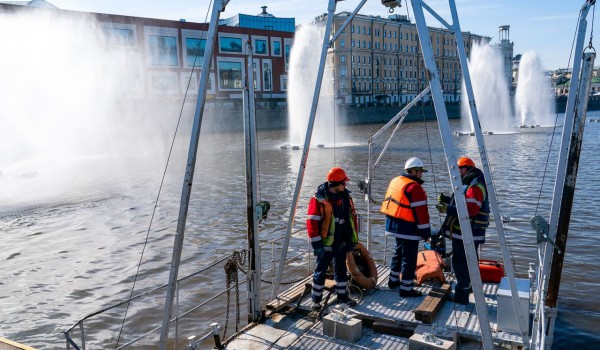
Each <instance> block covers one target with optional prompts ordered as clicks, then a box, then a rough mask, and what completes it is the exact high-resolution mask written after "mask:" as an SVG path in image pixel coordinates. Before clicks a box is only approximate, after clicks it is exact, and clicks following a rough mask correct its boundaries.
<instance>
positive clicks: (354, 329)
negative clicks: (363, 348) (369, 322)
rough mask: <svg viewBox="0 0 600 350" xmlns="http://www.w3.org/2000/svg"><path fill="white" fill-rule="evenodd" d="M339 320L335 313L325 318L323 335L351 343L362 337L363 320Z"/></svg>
mask: <svg viewBox="0 0 600 350" xmlns="http://www.w3.org/2000/svg"><path fill="white" fill-rule="evenodd" d="M339 319H340V317H339V315H337V314H335V313H331V314H329V315H327V316H325V317H323V334H324V335H326V336H328V337H333V338H337V339H341V340H345V341H347V342H351V343H352V342H355V341H357V340H358V339H360V337H362V320H359V319H357V318H349V319H346V320H339Z"/></svg>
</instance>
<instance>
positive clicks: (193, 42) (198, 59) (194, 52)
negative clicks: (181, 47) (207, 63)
mask: <svg viewBox="0 0 600 350" xmlns="http://www.w3.org/2000/svg"><path fill="white" fill-rule="evenodd" d="M205 49H206V40H204V39H197V38H186V39H185V60H186V64H187V65H188V67H202V60H203V59H204V50H205Z"/></svg>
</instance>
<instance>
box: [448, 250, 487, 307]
mask: <svg viewBox="0 0 600 350" xmlns="http://www.w3.org/2000/svg"><path fill="white" fill-rule="evenodd" d="M479 244H481V243H480V242H475V252H476V253H477V260H479ZM452 268H453V269H454V275H455V276H456V286H455V287H454V298H455V300H468V299H469V293H470V292H471V277H470V276H469V267H468V265H467V255H466V253H465V246H464V244H463V241H462V239H456V238H455V239H452ZM477 272H478V273H479V271H477Z"/></svg>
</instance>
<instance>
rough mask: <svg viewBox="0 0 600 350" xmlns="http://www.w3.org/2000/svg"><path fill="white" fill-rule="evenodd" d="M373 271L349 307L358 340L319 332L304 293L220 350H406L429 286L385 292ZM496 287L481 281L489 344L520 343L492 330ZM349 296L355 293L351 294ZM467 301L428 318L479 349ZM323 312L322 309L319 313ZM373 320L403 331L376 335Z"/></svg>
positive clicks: (383, 270)
mask: <svg viewBox="0 0 600 350" xmlns="http://www.w3.org/2000/svg"><path fill="white" fill-rule="evenodd" d="M378 270H379V281H378V286H377V288H376V289H372V290H368V291H364V290H363V291H362V292H363V294H362V298H361V299H360V300H359V301H358V304H357V305H356V306H355V307H354V308H353V310H354V311H356V313H357V314H358V317H359V318H361V319H362V320H363V328H362V329H363V335H362V337H361V338H360V339H359V340H358V341H356V342H354V343H348V342H345V341H343V340H339V339H335V338H332V337H328V336H325V335H323V324H322V322H321V321H320V320H318V319H317V316H318V315H317V312H314V311H312V310H311V308H310V297H308V296H307V295H305V296H304V298H303V300H302V302H301V304H300V307H299V310H298V312H297V313H296V316H294V317H290V316H289V315H285V313H273V314H272V315H271V318H270V319H269V320H268V321H267V322H266V323H265V324H260V325H257V326H255V327H252V328H249V329H248V330H247V331H245V332H243V334H241V335H239V336H238V337H237V338H235V339H233V340H232V341H230V342H229V343H228V344H227V346H226V349H240V350H241V349H252V350H259V349H408V341H409V340H408V338H409V337H410V336H411V335H412V333H413V332H414V330H415V328H416V327H417V326H419V325H421V324H424V323H423V322H421V321H418V320H416V319H415V314H414V310H415V309H416V308H417V307H418V306H419V305H420V304H421V302H422V301H423V299H424V298H425V296H426V295H427V293H429V291H430V290H431V286H429V285H422V286H419V287H417V289H419V290H421V291H422V292H423V296H422V297H418V298H400V297H399V295H398V290H397V289H394V290H390V289H389V288H388V287H387V279H388V275H389V268H388V267H382V266H378ZM307 282H308V283H310V282H311V277H307V278H306V279H305V280H303V281H301V282H299V283H298V284H296V285H294V286H292V287H291V288H289V289H288V290H287V291H284V292H283V293H282V295H290V294H293V291H294V290H296V291H299V290H304V285H305V283H307ZM449 282H452V281H449ZM497 290H498V284H491V283H484V292H485V299H486V302H487V305H488V314H489V318H490V323H491V324H490V326H491V329H492V335H493V338H494V343H495V344H496V346H497V348H509V349H510V348H517V347H519V346H520V345H521V336H520V334H517V333H514V332H503V331H499V330H498V329H497V328H498V327H497V299H496V291H497ZM296 294H298V293H296ZM353 297H356V295H355V294H354V293H353ZM470 301H471V302H470V303H469V304H468V305H460V304H455V303H453V302H451V301H448V300H447V301H445V302H444V303H443V305H442V307H441V309H440V310H439V311H438V312H437V314H436V315H435V318H434V323H435V324H436V326H437V327H442V326H444V327H446V328H447V329H450V330H455V331H457V332H458V335H459V341H458V343H457V347H458V348H459V349H479V348H480V343H479V339H480V336H481V332H480V329H479V322H478V321H479V320H478V317H477V312H476V310H475V304H474V299H473V295H471V296H470ZM295 303H296V302H291V303H290V304H288V305H289V306H295ZM334 303H335V295H333V296H332V297H331V299H330V302H329V305H328V306H330V305H332V304H334ZM328 311H329V310H328V309H327V308H326V310H325V313H324V315H326V314H327V313H328ZM374 323H384V324H388V325H391V326H392V327H395V328H396V329H397V330H398V331H399V332H400V333H404V334H402V335H401V336H399V335H390V334H381V333H377V332H375V330H374V329H373V324H374Z"/></svg>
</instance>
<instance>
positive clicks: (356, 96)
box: [329, 12, 491, 106]
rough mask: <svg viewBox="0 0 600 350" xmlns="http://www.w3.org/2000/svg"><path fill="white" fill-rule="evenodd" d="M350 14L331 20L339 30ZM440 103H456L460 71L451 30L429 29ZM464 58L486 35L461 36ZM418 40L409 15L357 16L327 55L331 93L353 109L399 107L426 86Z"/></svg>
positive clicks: (460, 78)
mask: <svg viewBox="0 0 600 350" xmlns="http://www.w3.org/2000/svg"><path fill="white" fill-rule="evenodd" d="M349 16H350V12H340V13H338V14H336V15H335V17H334V30H335V31H337V30H338V29H339V28H340V27H341V26H342V24H343V23H344V21H345V20H346V19H347V18H348V17H349ZM429 32H430V40H431V44H432V48H433V53H434V55H435V60H436V62H437V66H438V70H439V73H440V79H441V83H442V89H443V91H444V99H445V101H447V102H457V101H459V100H460V89H461V82H462V76H461V70H460V62H459V58H458V50H457V48H456V40H455V38H454V35H453V34H452V33H450V31H449V30H446V29H441V28H432V27H429ZM463 39H464V41H465V42H464V45H465V50H466V52H467V56H469V55H470V51H471V47H472V46H473V44H474V43H475V42H489V41H490V40H491V38H490V37H485V36H481V35H476V34H471V33H469V32H463ZM420 50H421V48H420V43H419V36H418V34H417V28H416V25H415V24H414V23H411V22H410V20H409V19H408V18H407V16H404V15H396V14H394V15H390V16H389V17H388V18H387V19H385V18H381V17H380V16H365V15H356V16H355V17H354V18H353V19H352V22H350V24H349V25H348V26H347V27H346V29H345V30H344V32H343V33H342V34H341V35H340V36H339V37H338V38H337V40H336V42H335V43H334V45H333V48H332V49H330V52H329V54H330V55H329V60H330V61H329V63H330V64H332V65H333V67H334V89H335V90H334V91H335V97H336V101H337V103H338V104H342V105H351V106H371V105H402V104H406V103H407V102H410V101H411V100H412V99H413V98H414V97H415V96H416V95H418V94H419V93H420V92H421V91H422V90H423V89H425V87H426V84H427V79H426V77H425V74H426V72H425V69H424V64H423V59H422V57H421V55H420V53H419V52H420Z"/></svg>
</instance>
